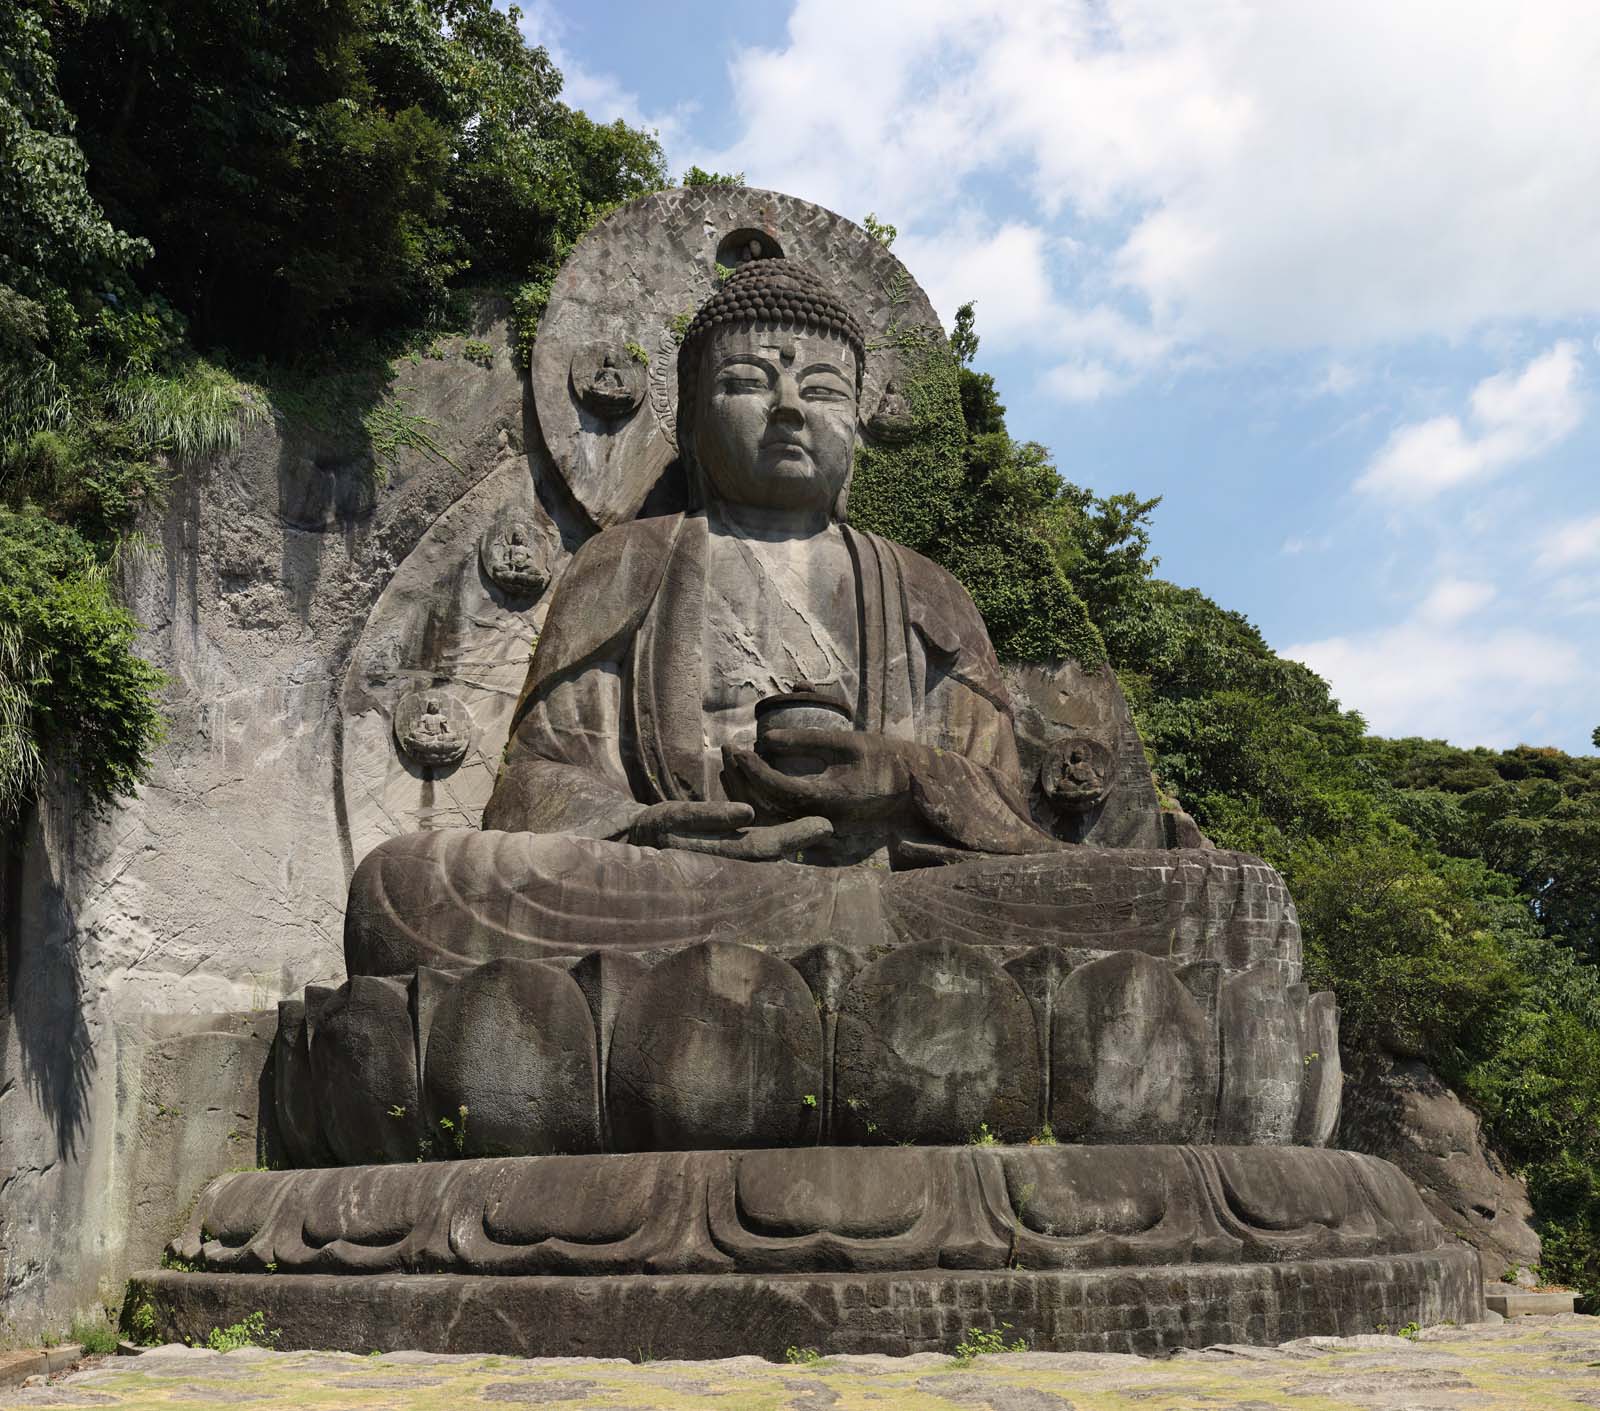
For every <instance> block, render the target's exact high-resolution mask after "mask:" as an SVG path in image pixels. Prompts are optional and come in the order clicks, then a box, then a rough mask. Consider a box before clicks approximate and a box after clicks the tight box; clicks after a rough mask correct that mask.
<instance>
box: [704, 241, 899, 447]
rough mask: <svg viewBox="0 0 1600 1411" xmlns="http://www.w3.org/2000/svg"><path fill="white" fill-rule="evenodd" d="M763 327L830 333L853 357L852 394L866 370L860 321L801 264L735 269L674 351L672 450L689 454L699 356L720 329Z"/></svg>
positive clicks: (764, 263)
mask: <svg viewBox="0 0 1600 1411" xmlns="http://www.w3.org/2000/svg"><path fill="white" fill-rule="evenodd" d="M745 323H753V324H767V325H771V326H772V327H774V328H788V329H793V330H795V331H796V332H802V331H809V332H813V333H831V334H833V335H835V336H837V337H839V338H842V339H844V341H845V342H846V343H847V344H849V346H850V347H851V349H852V350H854V352H855V355H856V394H857V396H859V395H860V393H861V379H862V375H863V374H864V373H865V371H866V365H867V340H866V335H865V334H864V333H863V332H862V331H861V322H860V320H859V319H857V318H856V316H855V315H854V314H853V313H851V312H850V310H849V309H847V308H846V307H845V306H844V304H842V303H841V302H840V301H839V299H838V297H837V296H836V295H835V294H834V293H833V292H832V290H830V289H829V288H828V286H827V285H825V284H824V283H823V282H822V280H821V279H819V278H818V277H817V276H816V275H815V274H813V273H812V272H811V270H809V269H807V268H806V267H805V266H804V265H801V264H796V263H795V262H794V261H793V260H786V259H781V258H779V259H766V260H750V261H749V262H747V263H745V264H742V265H739V266H737V267H736V268H735V269H734V271H733V273H732V274H730V275H729V276H728V277H727V278H726V279H725V280H723V281H722V283H721V285H720V286H719V287H718V288H717V289H716V290H715V291H714V292H713V293H712V295H711V297H710V298H709V299H707V300H706V301H705V303H703V304H702V305H701V306H700V310H699V312H698V313H696V314H695V316H694V318H693V320H692V321H691V322H690V324H689V327H688V329H687V330H686V331H685V333H684V335H683V342H682V343H681V344H680V345H679V347H678V448H679V450H680V452H686V453H687V454H689V455H691V456H692V455H693V438H694V430H693V427H694V410H695V394H696V390H697V387H698V383H699V380H700V354H701V352H702V350H703V349H704V347H705V343H706V340H707V339H708V338H709V337H710V336H711V334H712V332H713V331H714V330H715V329H716V328H718V327H719V326H721V325H724V324H745Z"/></svg>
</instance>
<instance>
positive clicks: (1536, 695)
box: [1281, 580, 1592, 749]
mask: <svg viewBox="0 0 1600 1411" xmlns="http://www.w3.org/2000/svg"><path fill="white" fill-rule="evenodd" d="M1493 597H1494V588H1493V586H1492V585H1490V584H1487V583H1474V582H1462V581H1459V580H1445V581H1442V582H1440V583H1438V584H1436V585H1435V587H1434V589H1433V591H1432V592H1431V593H1429V595H1428V596H1427V597H1426V598H1425V599H1424V600H1423V601H1422V602H1421V603H1420V604H1418V605H1417V608H1416V609H1415V611H1414V612H1413V613H1412V614H1411V615H1410V616H1409V617H1407V618H1406V619H1405V620H1404V621H1402V622H1399V623H1397V624H1394V625H1392V626H1389V627H1382V628H1378V629H1376V630H1373V631H1369V632H1363V633H1353V634H1347V635H1341V636H1335V637H1326V638H1323V639H1322V640H1320V641H1315V642H1296V643H1293V644H1291V645H1289V646H1287V647H1284V648H1282V649H1281V654H1282V655H1283V656H1286V657H1289V658H1291V659H1293V660H1295V661H1303V662H1304V663H1305V664H1306V665H1307V666H1309V667H1310V668H1311V669H1312V670H1313V671H1315V672H1316V673H1317V674H1318V675H1319V676H1322V677H1323V678H1324V679H1325V680H1327V681H1328V682H1329V683H1330V684H1331V685H1332V687H1333V691H1334V694H1335V695H1336V696H1337V697H1338V698H1339V700H1340V701H1341V702H1342V703H1343V704H1344V705H1345V706H1346V707H1348V708H1350V709H1354V710H1359V711H1360V712H1361V714H1362V715H1363V716H1364V717H1365V718H1366V721H1367V725H1368V728H1369V729H1371V730H1372V731H1374V732H1375V733H1376V734H1380V735H1391V736H1394V735H1426V736H1428V737H1430V738H1444V739H1449V740H1451V741H1453V742H1454V743H1455V744H1458V745H1487V746H1490V747H1491V748H1498V749H1504V748H1508V747H1510V746H1511V745H1515V744H1518V743H1521V742H1523V741H1525V740H1529V739H1535V738H1537V737H1539V735H1540V732H1541V730H1542V729H1543V728H1544V720H1545V712H1546V709H1547V707H1548V705H1549V703H1550V700H1551V695H1552V692H1554V691H1557V690H1562V689H1565V690H1566V691H1567V692H1568V693H1569V694H1570V691H1571V689H1572V688H1574V687H1575V686H1576V685H1577V684H1578V683H1579V682H1580V681H1581V680H1582V679H1583V677H1584V675H1585V673H1586V672H1587V671H1588V668H1587V667H1586V665H1585V663H1584V659H1583V655H1582V653H1580V651H1579V650H1578V648H1577V647H1575V646H1573V645H1572V644H1571V643H1568V642H1564V641H1561V640H1559V639H1558V638H1556V637H1552V636H1550V635H1548V634H1546V633H1543V632H1536V631H1532V630H1529V629H1526V628H1520V627H1510V628H1505V627H1500V628H1491V627H1488V626H1486V625H1485V624H1484V623H1483V621H1482V620H1481V617H1480V611H1481V609H1482V608H1483V607H1484V606H1485V605H1486V604H1487V603H1488V602H1489V601H1490V599H1492V598H1493ZM1589 674H1590V675H1591V676H1592V672H1589Z"/></svg>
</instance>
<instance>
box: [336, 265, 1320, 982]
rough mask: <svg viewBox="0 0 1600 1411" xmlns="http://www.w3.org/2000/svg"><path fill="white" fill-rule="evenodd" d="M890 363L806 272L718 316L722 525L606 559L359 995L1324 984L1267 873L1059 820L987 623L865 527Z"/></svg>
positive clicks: (540, 656)
mask: <svg viewBox="0 0 1600 1411" xmlns="http://www.w3.org/2000/svg"><path fill="white" fill-rule="evenodd" d="M864 357H865V353H864V347H863V337H862V332H861V329H860V326H859V325H858V323H857V321H856V319H855V318H854V317H853V315H852V314H851V312H850V310H848V309H846V308H845V307H843V306H842V305H841V304H840V303H839V302H838V300H837V299H836V298H835V297H834V296H833V295H831V294H830V293H829V292H828V291H827V290H826V289H825V288H824V286H823V285H822V284H821V282H820V281H818V280H817V279H815V278H814V277H813V276H811V275H810V274H809V273H808V272H807V271H806V270H805V269H804V268H803V267H801V266H798V265H795V264H793V263H792V262H789V261H786V260H780V259H773V260H757V261H752V262H751V263H748V264H745V265H742V266H740V267H739V268H738V269H736V270H735V271H734V273H733V274H732V276H731V277H730V278H729V279H728V280H727V281H726V282H725V283H724V284H723V285H722V286H721V287H720V288H719V289H718V290H717V291H716V292H715V293H714V294H713V295H712V297H711V298H710V299H709V300H708V301H707V302H706V304H705V305H704V307H703V308H701V310H700V311H699V313H698V315H697V316H696V318H695V319H694V321H693V323H692V324H691V325H690V327H689V329H688V331H687V334H686V336H685V337H684V339H683V342H682V345H681V348H680V351H679V362H678V387H679V411H678V438H679V444H680V446H681V447H682V448H683V452H684V456H685V459H686V462H687V471H688V477H689V484H690V487H691V502H692V508H691V509H690V511H689V512H688V513H684V514H674V515H668V516H665V517H661V518H653V519H641V520H635V521H633V522H631V523H626V524H622V525H619V526H617V527H615V528H612V529H609V530H606V531H605V532H603V533H601V534H599V535H598V536H596V537H595V538H594V539H592V540H590V541H589V543H587V544H586V545H585V546H584V547H583V549H582V550H581V551H580V552H579V554H578V556H577V558H576V560H575V561H574V563H573V564H572V565H571V567H570V569H569V570H568V572H567V574H566V575H565V577H564V579H563V580H562V582H561V585H560V587H559V589H558V591H557V593H556V596H555V600H554V602H553V603H552V605H551V609H550V614H549V618H548V622H547V625H546V629H545V631H544V633H543V635H542V637H541V638H540V640H539V644H538V649H537V652H536V654H535V656H534V659H533V663H532V668H531V670H530V672H529V675H528V680H527V684H526V687H525V688H524V690H523V694H522V699H521V702H520V704H519V706H518V709H517V712H516V717H515V725H514V728H513V734H512V738H511V741H510V744H509V747H508V749H507V751H506V756H505V763H504V766H503V769H502V772H501V775H500V779H499V782H498V785H497V787H496V788H495V791H494V795H493V797H492V799H491V800H490V802H489V805H488V808H487V809H486V811H485V813H484V820H483V826H484V831H483V832H482V833H479V834H472V833H464V832H460V831H449V832H437V833H420V834H413V835H411V836H407V837H401V838H398V839H395V840H393V841H391V842H390V843H388V844H386V845H384V846H382V847H380V848H378V849H377V850H376V851H375V852H374V853H372V854H371V855H370V856H369V857H368V858H367V859H366V861H365V862H364V863H363V864H362V866H361V868H360V869H359V871H358V872H357V873H356V876H355V879H354V884H353V886H352V888H351V895H350V906H349V911H348V916H347V923H346V954H347V960H348V963H349V967H350V971H351V973H352V974H374V975H396V974H403V973H407V972H409V971H411V970H412V969H414V968H415V967H416V966H417V965H419V964H420V965H433V966H441V967H447V968H449V967H459V966H462V965H466V964H471V963H475V962H480V961H485V960H489V959H492V958H495V957H501V956H522V957H544V956H551V955H557V954H563V953H566V954H570V953H574V952H581V951H587V950H590V949H592V948H595V947H610V948H616V949H620V950H656V949H660V948H663V947H673V946H680V945H684V944H687V943H693V942H697V941H705V940H708V939H718V938H726V939H734V940H738V941H741V942H743V943H746V944H757V945H762V944H782V945H784V946H786V947H788V946H796V945H804V944H806V943H818V942H833V943H836V944H838V945H841V946H843V947H846V948H849V949H854V950H858V951H867V950H871V949H872V948H874V947H876V946H879V945H881V944H882V943H883V942H884V941H886V940H891V939H899V940H928V939H936V938H948V939H952V940H962V941H972V940H980V941H987V942H1000V943H1010V944H1017V943H1026V942H1036V941H1046V940H1048V941H1053V942H1060V943H1068V944H1071V945H1074V946H1080V947H1088V948H1091V949H1094V948H1101V947H1108V948H1115V949H1124V948H1130V949H1134V950H1140V951H1148V952H1151V953H1154V954H1159V955H1162V956H1169V955H1175V954H1176V955H1182V956H1184V957H1185V958H1187V959H1213V960H1218V961H1226V962H1227V963H1229V964H1230V965H1232V966H1235V967H1241V968H1242V967H1243V966H1245V965H1248V964H1250V963H1252V962H1254V961H1256V960H1263V959H1267V960H1274V961H1278V962H1281V963H1282V964H1283V965H1284V966H1285V967H1287V968H1295V967H1297V965H1298V960H1299V954H1298V934H1297V931H1296V927H1295V923H1294V917H1293V912H1292V910H1291V909H1290V907H1289V904H1288V898H1287V895H1286V893H1285V892H1284V890H1283V888H1282V887H1281V885H1280V884H1279V882H1278V880H1277V878H1276V877H1275V875H1273V874H1272V873H1271V872H1270V871H1269V870H1268V869H1266V868H1265V867H1262V866H1259V865H1257V866H1253V867H1252V866H1248V865H1243V864H1242V862H1241V860H1240V859H1238V858H1236V857H1234V856H1232V855H1227V854H1215V853H1200V852H1195V853H1193V854H1189V855H1185V856H1184V857H1183V858H1182V859H1179V858H1176V857H1174V856H1173V855H1171V854H1170V853H1165V852H1163V853H1160V854H1155V855H1149V856H1136V855H1132V854H1128V853H1122V854H1119V855H1118V856H1117V858H1116V862H1117V868H1116V869H1115V874H1114V875H1113V872H1112V871H1110V870H1108V868H1107V865H1106V858H1105V855H1104V854H1102V853H1098V852H1096V851H1094V850H1091V849H1082V848H1075V847H1072V846H1070V845H1068V844H1066V843H1063V842H1061V841H1059V840H1058V839H1057V838H1055V837H1053V836H1051V834H1049V833H1047V832H1045V831H1043V829H1041V828H1040V827H1039V826H1038V825H1036V824H1035V822H1034V821H1033V819H1032V818H1031V817H1030V814H1029V811H1028V807H1027V804H1026V802H1025V795H1024V788H1023V781H1022V778H1021V776H1020V773H1019V768H1018V758H1017V746H1016V740H1015V738H1014V735H1013V729H1012V722H1011V716H1010V707H1009V704H1008V701H1007V696H1006V691H1005V687H1004V685H1003V683H1002V680H1001V675H1000V671H999V667H998V665H997V663H996V660H995V655H994V651H993V649H992V647H991V646H990V644H989V640H988V637H987V635H986V633H985V631H984V627H983V622H982V619H981V618H980V617H979V615H978V613H977V610H976V609H975V608H974V606H973V603H972V600H971V598H969V597H968V595H967V593H966V592H965V590H964V589H963V588H962V587H961V585H960V584H959V583H957V582H956V580H955V579H954V578H952V577H951V576H950V575H949V574H948V573H947V572H945V571H944V570H943V569H941V568H940V567H938V566H937V565H936V564H933V563H931V562H930V561H929V560H927V559H925V558H923V557H922V556H921V555H919V554H915V553H913V552H911V551H910V550H908V549H905V548H902V547H900V546H898V545H896V544H893V543H890V542H888V541H887V540H884V539H882V538H879V537H878V536H877V535H874V534H869V533H864V532H861V531H859V530H854V529H851V528H850V527H849V526H848V525H847V524H846V523H845V508H846V504H847V500H848V496H849V489H850V475H851V469H852V465H853V461H854V454H855V442H856V426H857V423H858V420H859V407H858V401H859V395H860V387H861V379H862V368H863V362H864ZM1180 861H1181V862H1183V863H1184V864H1186V865H1185V866H1178V865H1176V864H1177V863H1179V862H1180Z"/></svg>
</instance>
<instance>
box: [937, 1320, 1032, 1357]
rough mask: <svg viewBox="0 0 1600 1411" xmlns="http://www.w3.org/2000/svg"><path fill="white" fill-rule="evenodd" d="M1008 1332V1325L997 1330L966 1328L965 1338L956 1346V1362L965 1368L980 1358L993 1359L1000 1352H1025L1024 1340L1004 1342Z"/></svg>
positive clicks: (1025, 1342)
mask: <svg viewBox="0 0 1600 1411" xmlns="http://www.w3.org/2000/svg"><path fill="white" fill-rule="evenodd" d="M1010 1331H1011V1324H1010V1323H1002V1324H1001V1325H1000V1326H999V1327H998V1328H968V1329H967V1336H966V1338H965V1339H964V1340H963V1341H961V1342H958V1343H957V1344H956V1351H955V1358H956V1361H957V1362H958V1363H959V1364H960V1365H962V1366H964V1367H965V1366H968V1365H970V1364H971V1363H973V1362H975V1361H977V1359H978V1358H980V1357H994V1356H998V1355H999V1354H1000V1353H1002V1352H1026V1351H1027V1350H1028V1341H1027V1339H1026V1338H1016V1339H1014V1340H1013V1341H1011V1342H1007V1341H1006V1337H1005V1335H1006V1334H1007V1333H1009V1332H1010Z"/></svg>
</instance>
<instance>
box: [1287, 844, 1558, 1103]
mask: <svg viewBox="0 0 1600 1411" xmlns="http://www.w3.org/2000/svg"><path fill="white" fill-rule="evenodd" d="M1294 876H1295V899H1296V902H1297V904H1298V906H1299V909H1300V916H1301V920H1302V923H1303V924H1304V927H1305V932H1306V938H1307V941H1306V978H1307V981H1308V982H1309V983H1310V984H1311V985H1312V986H1313V988H1316V989H1332V990H1333V991H1334V992H1335V993H1336V994H1337V995H1338V997H1339V1010H1340V1019H1339V1022H1340V1033H1341V1037H1342V1039H1343V1041H1344V1043H1346V1044H1347V1045H1349V1046H1350V1047H1352V1048H1355V1049H1358V1050H1361V1049H1383V1050H1386V1051H1388V1052H1390V1053H1397V1054H1403V1055H1407V1056H1411V1057H1419V1058H1420V1057H1427V1058H1428V1059H1429V1060H1430V1061H1431V1062H1432V1063H1433V1064H1434V1065H1435V1066H1436V1067H1438V1068H1440V1069H1441V1070H1442V1071H1443V1073H1444V1075H1445V1076H1446V1077H1447V1078H1451V1079H1454V1080H1456V1081H1459V1080H1460V1078H1461V1076H1462V1075H1463V1074H1464V1073H1465V1072H1466V1070H1467V1068H1468V1067H1469V1065H1470V1061H1471V1058H1472V1057H1473V1055H1474V1054H1475V1053H1477V1052H1481V1050H1482V1045H1483V1037H1484V1035H1486V1034H1492V1033H1494V1032H1495V1031H1496V1030H1497V1029H1498V1028H1499V1026H1500V1025H1501V1024H1502V1023H1503V1022H1504V1020H1505V1018H1506V1016H1507V1015H1508V1014H1509V1013H1510V1012H1511V1010H1512V1009H1513V1008H1514V1007H1515V1006H1516V1004H1517V1002H1518V999H1519V990H1520V987H1521V976H1520V973H1519V971H1518V968H1517V965H1516V960H1515V955H1514V951H1513V946H1514V945H1515V942H1516V941H1517V939H1518V938H1519V937H1520V936H1522V935H1525V934H1531V932H1532V925H1531V923H1530V922H1529V921H1528V919H1527V917H1526V914H1525V912H1523V911H1522V910H1521V908H1519V906H1518V904H1517V902H1516V899H1515V897H1514V896H1513V895H1512V894H1511V892H1510V889H1509V888H1507V887H1505V886H1504V885H1503V884H1501V883H1498V882H1497V880H1496V879H1494V878H1493V877H1492V874H1488V873H1487V872H1485V870H1484V869H1483V868H1482V867H1481V865H1477V864H1470V863H1454V864H1450V863H1440V862H1436V861H1434V860H1432V859H1430V858H1429V857H1428V856H1427V855H1426V854H1425V853H1423V852H1422V851H1420V850H1419V849H1418V848H1417V847H1416V846H1415V845H1414V844H1411V843H1405V842H1383V841H1379V840H1377V839H1374V838H1370V837H1369V838H1365V839H1362V840H1360V841H1350V842H1340V843H1336V844H1332V845H1328V844H1311V845H1308V846H1307V847H1306V848H1304V849H1302V850H1301V851H1300V852H1299V853H1298V854H1297V855H1296V858H1295V864H1294Z"/></svg>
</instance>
